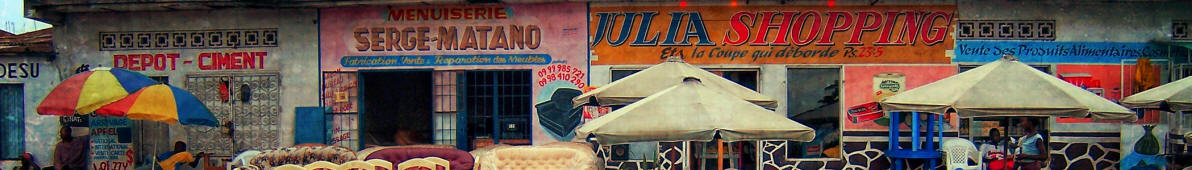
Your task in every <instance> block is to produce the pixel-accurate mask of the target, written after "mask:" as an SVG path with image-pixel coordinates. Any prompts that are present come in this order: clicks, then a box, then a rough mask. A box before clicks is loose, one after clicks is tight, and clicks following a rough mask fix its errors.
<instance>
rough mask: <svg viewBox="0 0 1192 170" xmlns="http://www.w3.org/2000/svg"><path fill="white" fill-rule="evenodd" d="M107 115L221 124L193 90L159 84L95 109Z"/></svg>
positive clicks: (183, 122)
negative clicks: (192, 92) (191, 92)
mask: <svg viewBox="0 0 1192 170" xmlns="http://www.w3.org/2000/svg"><path fill="white" fill-rule="evenodd" d="M95 113H96V114H100V115H107V116H124V117H128V118H129V119H133V120H152V121H158V122H166V123H179V124H182V125H203V126H219V121H218V120H217V119H215V116H213V115H211V110H209V109H207V106H206V105H203V103H202V102H200V101H199V98H197V97H195V96H194V95H193V94H190V92H187V91H186V90H183V89H181V88H178V87H174V86H170V85H165V84H157V85H152V86H149V87H145V88H143V89H141V90H140V91H137V92H136V93H133V94H131V95H128V97H124V99H120V100H119V101H116V102H114V103H112V104H108V105H106V106H103V107H101V108H99V110H96V111H95Z"/></svg>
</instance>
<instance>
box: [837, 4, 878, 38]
mask: <svg viewBox="0 0 1192 170" xmlns="http://www.w3.org/2000/svg"><path fill="white" fill-rule="evenodd" d="M879 17H881V14H880V13H877V12H873V11H861V12H857V18H858V19H857V24H856V25H857V27H858V28H857V29H853V35H851V36H849V40H848V42H845V43H844V44H845V45H861V33H862V32H865V31H874V30H877V29H878V28H879V26H881V24H882V19H881V18H879ZM870 18H872V19H873V22H872V23H870V22H869V19H870ZM867 23H868V24H867Z"/></svg>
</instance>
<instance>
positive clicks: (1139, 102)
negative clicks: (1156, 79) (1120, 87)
mask: <svg viewBox="0 0 1192 170" xmlns="http://www.w3.org/2000/svg"><path fill="white" fill-rule="evenodd" d="M1122 105H1125V106H1126V107H1131V108H1152V109H1159V108H1167V109H1169V110H1171V111H1192V78H1184V79H1180V80H1177V81H1175V82H1171V83H1167V84H1164V85H1162V86H1159V87H1155V88H1152V89H1150V90H1146V91H1142V92H1138V93H1136V94H1134V95H1130V97H1126V98H1125V99H1122Z"/></svg>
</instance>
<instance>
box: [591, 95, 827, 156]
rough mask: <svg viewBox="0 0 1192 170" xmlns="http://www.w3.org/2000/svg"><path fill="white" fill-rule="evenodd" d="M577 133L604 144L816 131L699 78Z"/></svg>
mask: <svg viewBox="0 0 1192 170" xmlns="http://www.w3.org/2000/svg"><path fill="white" fill-rule="evenodd" d="M676 81H678V80H676ZM659 83H662V82H659ZM575 132H576V134H577V136H580V137H588V136H589V135H595V136H596V138H597V139H598V140H599V141H600V142H601V143H604V144H618V143H627V142H640V141H711V140H712V139H713V138H714V137H715V136H716V135H717V134H719V135H720V138H721V139H723V140H727V141H741V140H771V139H773V140H795V141H810V140H812V139H814V138H815V130H812V129H811V128H808V127H807V126H804V125H803V124H799V123H798V122H795V121H792V120H790V119H787V118H786V117H783V115H782V114H777V113H774V111H770V110H767V109H765V108H762V107H760V106H758V105H755V104H753V103H750V102H748V101H745V100H742V99H740V98H738V97H734V96H732V95H730V94H729V93H728V92H725V90H721V89H720V88H715V87H711V86H710V85H706V84H702V83H700V82H699V81H697V80H690V81H687V82H683V83H680V84H679V85H675V86H672V87H671V88H667V89H664V90H662V91H661V92H658V93H657V94H654V95H650V96H649V97H646V98H645V99H642V100H641V101H638V102H634V103H633V104H630V105H628V106H625V107H624V108H621V109H618V110H616V111H613V112H612V113H609V114H608V115H605V116H602V117H600V118H596V119H594V120H592V121H591V122H588V123H587V124H584V125H583V126H581V127H580V128H579V129H577V130H576V131H575Z"/></svg>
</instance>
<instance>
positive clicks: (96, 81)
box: [37, 67, 158, 116]
mask: <svg viewBox="0 0 1192 170" xmlns="http://www.w3.org/2000/svg"><path fill="white" fill-rule="evenodd" d="M157 83H158V82H157V81H154V80H153V79H150V78H149V77H146V76H145V75H142V74H140V73H137V72H132V71H128V70H125V69H118V68H117V69H114V68H107V67H101V68H96V69H95V70H92V71H88V72H83V73H79V74H76V75H74V76H71V77H70V78H67V79H66V80H64V81H62V83H59V84H58V86H56V87H54V90H52V91H50V94H48V95H46V97H45V98H44V99H42V101H41V104H39V105H37V113H38V114H42V115H56V116H70V115H74V114H75V113H78V114H90V113H91V112H93V111H95V110H96V109H99V107H102V106H104V105H107V104H108V103H112V102H115V101H116V100H120V99H121V98H124V96H128V94H129V93H133V92H136V91H137V90H140V89H141V88H144V87H146V86H149V85H153V84H157Z"/></svg>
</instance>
